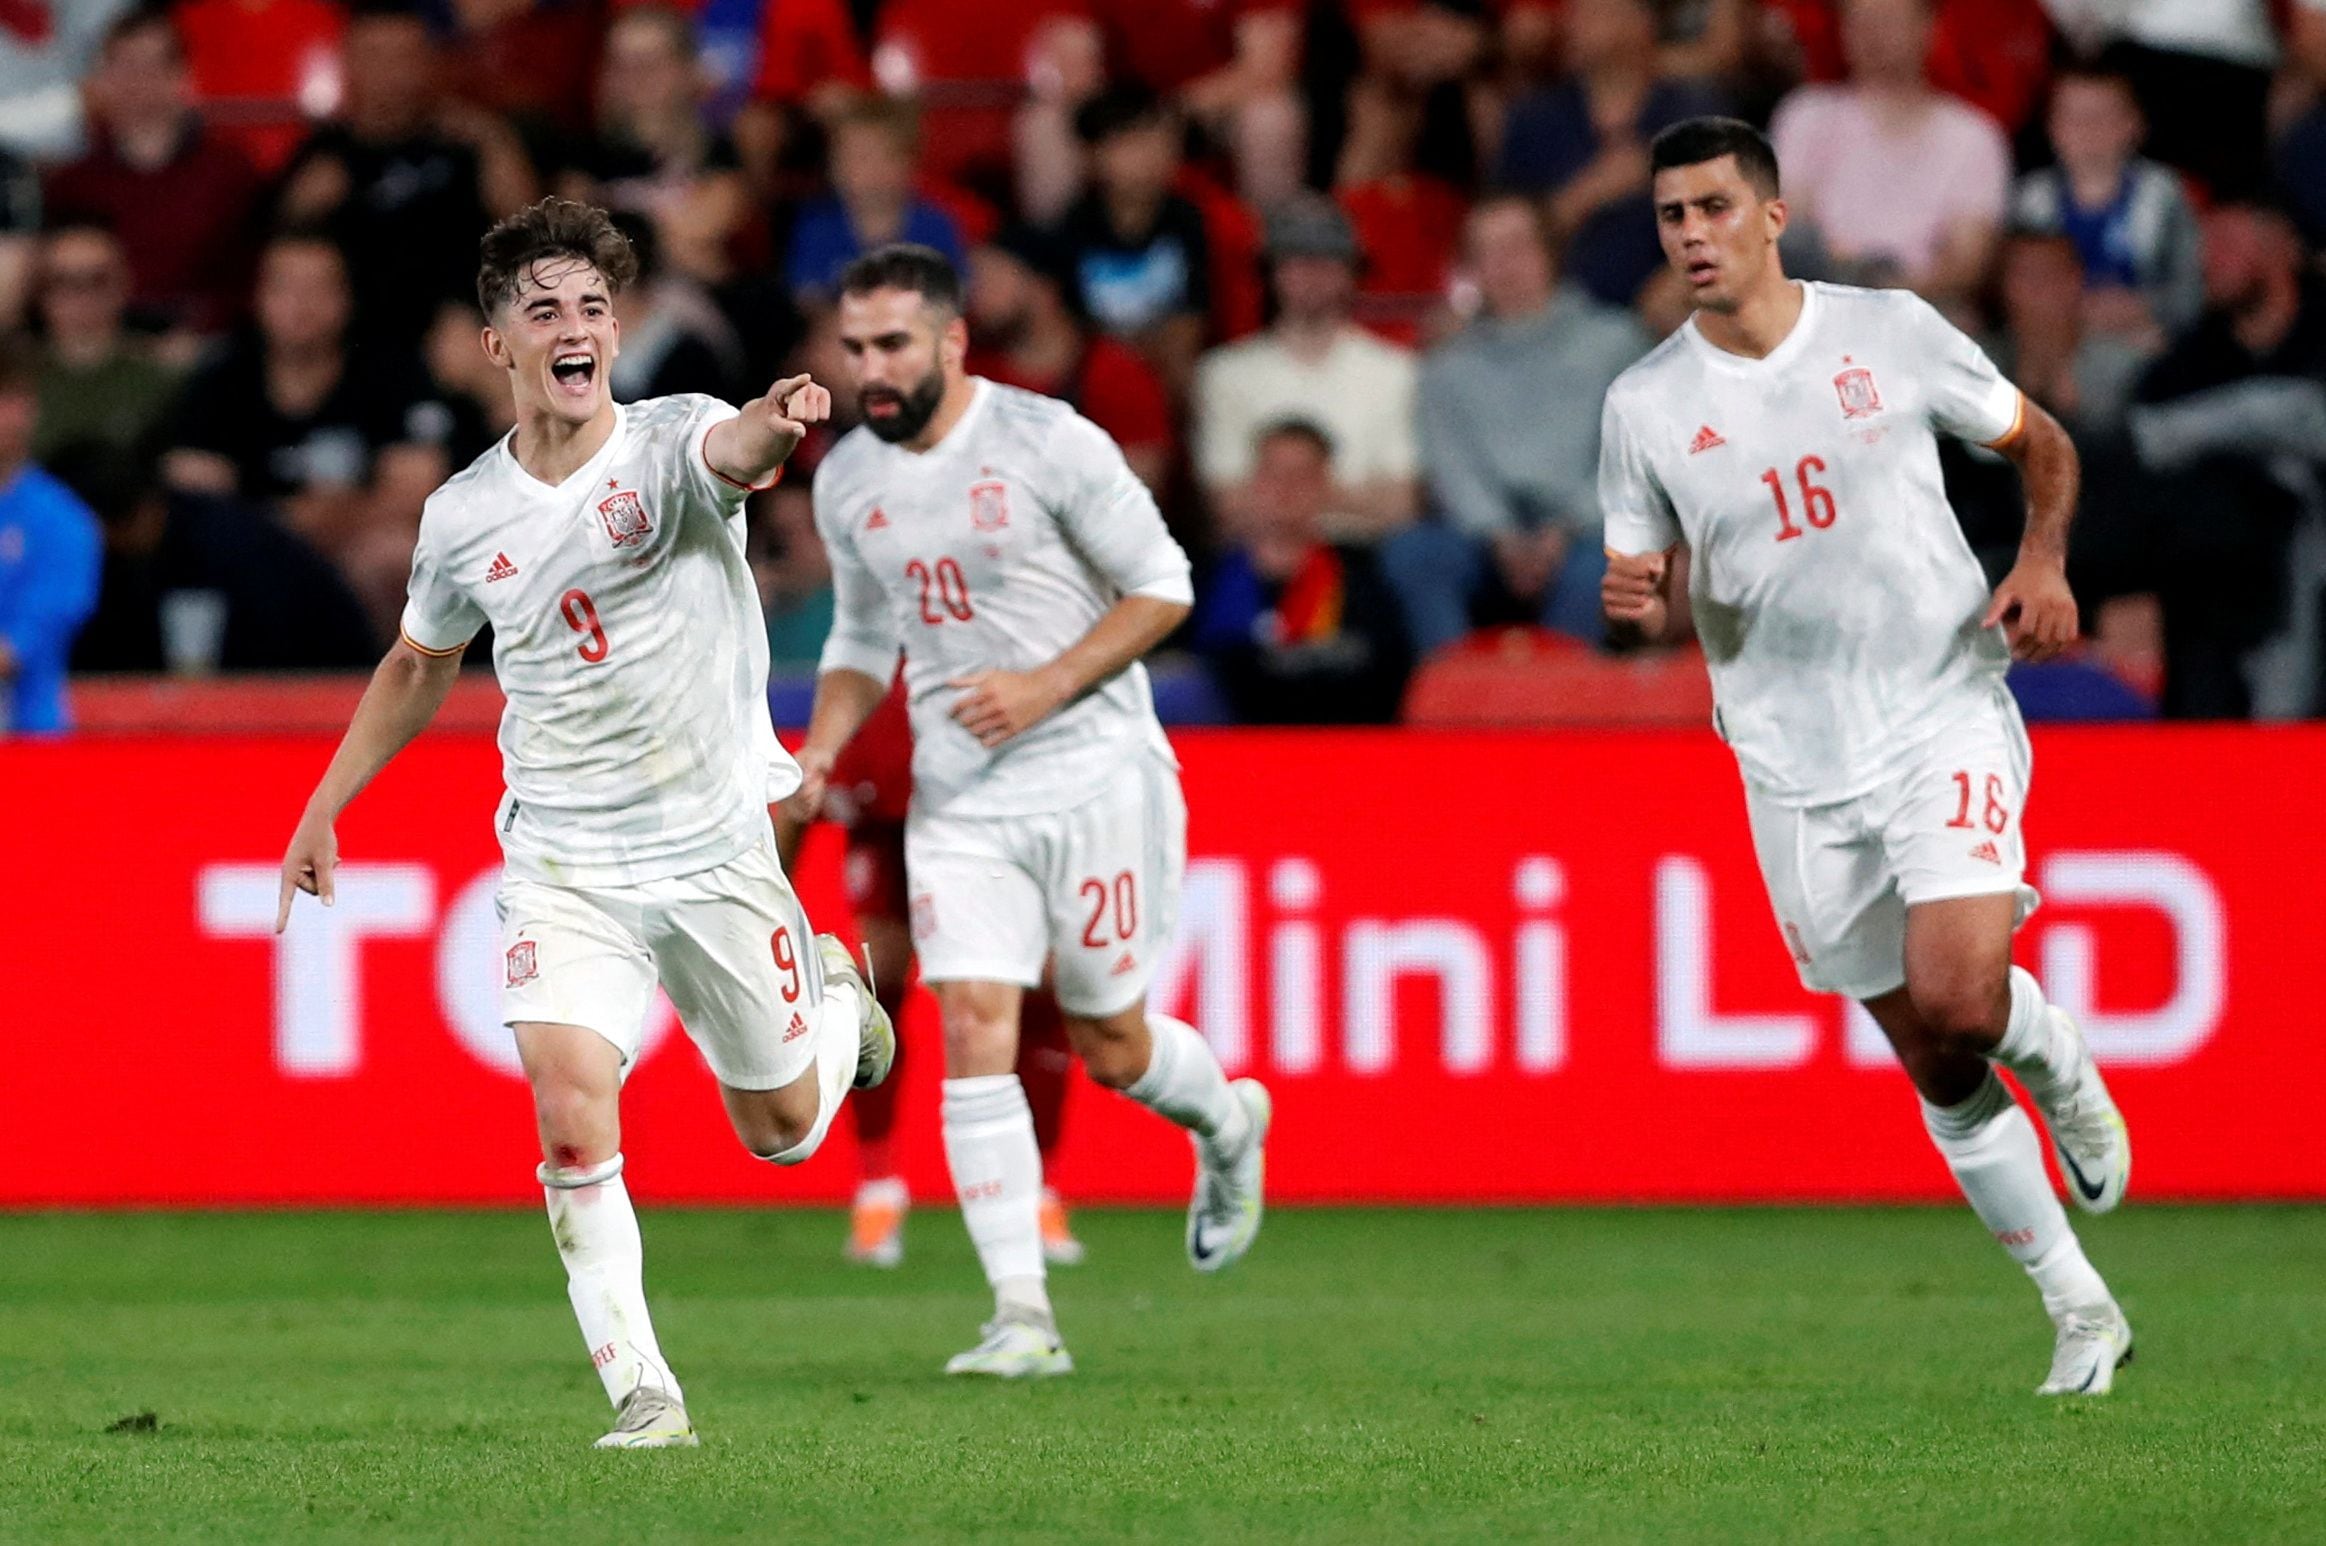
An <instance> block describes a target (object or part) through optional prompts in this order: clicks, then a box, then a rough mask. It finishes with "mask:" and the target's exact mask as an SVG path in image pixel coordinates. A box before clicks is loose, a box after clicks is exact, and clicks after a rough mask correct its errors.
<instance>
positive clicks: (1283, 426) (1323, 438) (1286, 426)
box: [1252, 416, 1333, 462]
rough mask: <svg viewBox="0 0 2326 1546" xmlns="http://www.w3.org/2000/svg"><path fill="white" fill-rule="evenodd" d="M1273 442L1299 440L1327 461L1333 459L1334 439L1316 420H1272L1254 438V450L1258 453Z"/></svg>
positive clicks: (1293, 418)
mask: <svg viewBox="0 0 2326 1546" xmlns="http://www.w3.org/2000/svg"><path fill="white" fill-rule="evenodd" d="M1271 440H1297V441H1299V442H1300V443H1301V444H1302V445H1305V446H1307V447H1309V448H1310V449H1311V450H1313V451H1315V452H1316V454H1317V455H1318V456H1320V457H1322V458H1323V459H1324V460H1326V461H1328V462H1329V461H1331V460H1332V459H1333V437H1332V436H1331V435H1329V434H1327V433H1326V432H1325V428H1324V426H1323V425H1321V424H1319V423H1317V422H1316V420H1314V419H1304V418H1300V417H1298V416H1293V417H1289V418H1282V419H1272V420H1270V421H1269V422H1268V423H1267V424H1265V425H1263V426H1262V427H1261V430H1260V433H1259V434H1257V435H1254V436H1253V437H1252V449H1253V450H1255V451H1257V450H1258V449H1260V448H1261V447H1262V446H1264V445H1266V444H1267V443H1268V442H1269V441H1271Z"/></svg>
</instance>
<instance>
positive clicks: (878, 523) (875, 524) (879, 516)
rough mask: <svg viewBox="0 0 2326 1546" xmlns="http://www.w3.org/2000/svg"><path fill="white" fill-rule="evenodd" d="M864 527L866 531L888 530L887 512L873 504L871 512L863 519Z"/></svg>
mask: <svg viewBox="0 0 2326 1546" xmlns="http://www.w3.org/2000/svg"><path fill="white" fill-rule="evenodd" d="M864 529H865V530H866V531H886V530H888V512H887V511H885V510H883V509H881V508H880V506H878V505H874V506H873V507H872V514H871V515H870V516H868V517H867V518H866V519H865V522H864Z"/></svg>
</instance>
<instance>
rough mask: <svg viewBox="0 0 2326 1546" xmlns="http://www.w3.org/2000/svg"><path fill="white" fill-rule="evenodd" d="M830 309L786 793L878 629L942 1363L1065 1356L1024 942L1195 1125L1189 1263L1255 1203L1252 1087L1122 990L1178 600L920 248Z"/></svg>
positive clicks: (1157, 530) (1161, 769)
mask: <svg viewBox="0 0 2326 1546" xmlns="http://www.w3.org/2000/svg"><path fill="white" fill-rule="evenodd" d="M839 323H840V341H841V345H842V348H843V349H844V350H845V352H846V354H847V356H848V359H849V362H850V366H851V373H852V375H853V377H854V380H855V385H856V390H857V395H858V398H859V401H860V403H861V406H862V408H863V413H864V424H863V426H862V427H861V428H859V429H857V430H855V431H853V432H852V433H850V434H849V435H848V436H847V437H846V438H845V439H843V440H842V441H841V442H840V443H839V444H838V445H837V446H835V447H834V448H833V450H832V452H831V454H830V455H829V456H827V457H826V458H825V460H824V463H823V465H822V466H821V467H820V468H819V469H818V470H817V475H816V490H815V499H816V528H817V530H818V531H819V532H820V533H821V534H822V536H823V539H824V546H825V549H826V551H827V552H828V553H829V554H830V557H831V561H832V577H833V578H832V583H833V590H834V594H835V617H834V622H833V626H832V636H831V638H830V640H829V641H828V642H827V643H826V645H825V647H824V657H823V662H822V670H821V673H820V675H819V676H818V679H817V684H816V705H815V711H814V713H813V715H812V716H811V718H810V720H809V725H808V734H807V739H806V741H805V743H804V745H803V746H802V747H801V749H800V754H799V758H800V766H801V768H802V769H803V770H804V772H805V775H806V782H805V783H804V784H803V785H802V788H801V792H800V796H799V798H800V802H801V805H802V807H803V808H812V807H813V804H814V801H815V800H816V799H817V798H818V797H820V795H821V793H822V790H823V785H824V782H825V779H826V777H827V775H828V774H829V772H830V770H831V768H832V764H833V759H834V758H835V757H836V756H837V755H838V753H839V751H840V749H841V748H842V747H843V746H844V745H846V744H847V742H848V739H849V737H850V736H852V735H853V734H855V732H856V730H857V727H858V726H860V725H861V724H863V723H864V720H865V718H866V716H867V715H869V714H870V713H871V712H872V710H873V708H874V706H875V705H876V704H878V703H879V702H880V699H881V695H882V694H883V693H884V692H886V691H887V689H888V681H889V676H890V673H891V671H892V670H893V669H894V667H895V665H896V660H897V652H898V650H899V648H900V646H901V648H902V649H903V652H904V671H905V687H906V692H907V695H908V698H909V707H910V712H911V716H912V726H913V799H912V810H911V813H910V815H909V816H908V818H907V820H906V824H905V866H906V872H907V876H908V879H909V881H910V885H911V891H912V896H911V903H910V906H911V912H912V924H913V943H914V946H915V948H916V949H917V950H918V951H919V952H920V958H921V975H922V976H923V977H924V978H925V979H926V980H927V981H928V982H929V984H930V985H931V986H932V987H933V988H934V989H935V990H936V994H937V1001H938V1006H939V1009H940V1011H941V1014H942V1019H943V1022H944V1034H945V1073H946V1079H945V1093H944V1105H943V1122H944V1131H945V1154H946V1158H947V1160H948V1162H949V1163H950V1165H951V1167H952V1171H953V1184H954V1189H955V1190H956V1192H958V1193H959V1195H960V1198H961V1213H962V1219H963V1222H964V1223H965V1224H966V1225H967V1227H968V1230H969V1235H970V1239H971V1240H972V1241H973V1242H974V1243H975V1245H976V1247H977V1255H978V1259H979V1261H980V1262H981V1263H982V1264H983V1265H984V1268H985V1274H986V1278H987V1281H988V1282H989V1283H990V1284H991V1285H992V1287H993V1291H994V1298H995V1305H996V1309H995V1314H994V1318H993V1319H992V1321H990V1322H989V1323H987V1326H986V1328H985V1336H984V1340H983V1341H981V1342H980V1343H979V1344H978V1345H977V1346H976V1347H975V1348H972V1349H971V1350H969V1351H968V1352H965V1353H962V1354H960V1355H959V1356H957V1357H955V1358H954V1359H953V1360H952V1361H951V1362H950V1363H949V1364H948V1365H947V1366H946V1368H947V1371H948V1372H950V1373H955V1374H986V1375H995V1376H1000V1377H1003V1378H1019V1377H1025V1376H1038V1375H1049V1374H1064V1373H1067V1372H1068V1371H1070V1370H1071V1369H1072V1368H1073V1366H1074V1365H1073V1360H1072V1359H1071V1358H1070V1357H1068V1355H1067V1352H1066V1349H1065V1346H1064V1344H1063V1343H1062V1342H1061V1341H1060V1340H1059V1337H1058V1330H1057V1323H1056V1321H1055V1319H1054V1318H1053V1316H1052V1313H1051V1307H1050V1300H1049V1295H1048V1292H1047V1289H1046V1286H1045V1283H1044V1274H1043V1262H1042V1247H1041V1236H1040V1230H1039V1228H1038V1210H1039V1206H1040V1197H1041V1188H1042V1173H1041V1161H1040V1159H1039V1157H1038V1155H1037V1154H1036V1151H1035V1145H1034V1129H1033V1122H1032V1119H1031V1117H1030V1116H1029V1115H1028V1113H1027V1110H1026V1097H1025V1094H1024V1092H1023V1090H1022V1089H1021V1088H1020V1086H1019V1083H1018V1079H1017V1076H1016V1075H1015V1074H1013V1073H1012V1072H1011V1071H1010V1070H1011V1065H1012V1063H1013V1062H1014V1061H1015V1058H1016V1051H1017V1034H1018V1005H1019V1000H1020V997H1021V995H1022V994H1023V993H1024V991H1025V990H1026V989H1028V988H1031V987H1033V986H1035V985H1036V984H1037V983H1039V982H1040V981H1041V980H1042V975H1043V969H1044V965H1045V963H1051V965H1052V970H1053V972H1054V980H1055V983H1056V989H1057V994H1058V1004H1059V1007H1060V1008H1061V1009H1063V1010H1064V1011H1065V1014H1066V1031H1067V1037H1068V1039H1069V1040H1070V1041H1071V1042H1072V1043H1073V1045H1074V1049H1075V1051H1076V1052H1077V1053H1079V1054H1080V1055H1081V1057H1082V1061H1083V1066H1084V1067H1085V1068H1087V1069H1089V1071H1090V1075H1091V1077H1092V1078H1093V1079H1095V1080H1097V1081H1098V1082H1099V1083H1100V1084H1103V1085H1106V1086H1108V1087H1110V1088H1112V1089H1116V1090H1120V1091H1122V1092H1123V1093H1124V1094H1126V1095H1128V1096H1130V1097H1131V1098H1132V1099H1133V1100H1136V1101H1138V1102H1140V1103H1141V1104H1143V1105H1145V1106H1147V1107H1149V1108H1150V1109H1152V1110H1154V1111H1155V1112H1157V1113H1158V1114H1160V1115H1162V1116H1163V1117H1165V1118H1167V1119H1168V1120H1170V1121H1172V1122H1174V1123H1177V1124H1178V1125H1179V1126H1181V1127H1184V1128H1186V1129H1188V1131H1189V1132H1190V1133H1191V1134H1193V1136H1194V1144H1195V1153H1196V1159H1197V1178H1196V1185H1195V1196H1194V1199H1193V1201H1192V1202H1191V1203H1190V1204H1189V1207H1188V1213H1187V1254H1188V1258H1189V1260H1190V1261H1192V1262H1193V1263H1194V1265H1195V1267H1196V1268H1197V1270H1199V1271H1204V1272H1214V1271H1217V1270H1219V1269H1220V1268H1222V1267H1225V1266H1227V1265H1228V1264H1229V1263H1231V1262H1233V1261H1235V1260H1236V1259H1237V1258H1239V1257H1241V1256H1242V1255H1243V1254H1244V1253H1245V1251H1246V1250H1248V1249H1249V1248H1250V1246H1251V1244H1252V1239H1253V1236H1254V1235H1255V1234H1256V1233H1257V1232H1258V1230H1259V1227H1260V1209H1261V1195H1260V1190H1261V1148H1262V1144H1263V1142H1264V1141H1265V1139H1266V1137H1267V1131H1268V1122H1269V1103H1268V1095H1267V1092H1266V1091H1265V1090H1264V1089H1262V1088H1261V1086H1260V1085H1259V1084H1258V1082H1256V1081H1254V1080H1250V1079H1240V1080H1237V1081H1235V1082H1234V1083H1233V1084H1231V1083H1229V1081H1228V1079H1227V1078H1226V1076H1225V1075H1224V1074H1223V1073H1222V1072H1221V1070H1220V1065H1219V1060H1218V1059H1217V1058H1215V1057H1214V1056H1213V1055H1212V1051H1211V1048H1210V1046H1209V1045H1208V1044H1206V1043H1205V1041H1204V1039H1203V1037H1202V1036H1200V1035H1199V1034H1197V1032H1196V1031H1195V1029H1194V1028H1193V1027H1192V1026H1189V1025H1187V1024H1186V1023H1185V1022H1183V1021H1179V1020H1174V1019H1172V1018H1170V1017H1169V1016H1166V1015H1159V1014H1150V1013H1149V1012H1148V1011H1147V1009H1146V993H1147V983H1148V979H1149V978H1150V976H1151V975H1152V974H1153V971H1154V965H1155V956H1156V953H1157V952H1158V951H1159V950H1161V949H1162V947H1163V945H1164V943H1165V942H1166V941H1167V940H1169V939H1170V937H1171V928H1172V922H1173V915H1174V913H1175V911H1176V909H1177V906H1178V890H1179V881H1180V874H1181V871H1182V869H1183V868H1184V866H1185V862H1186V816H1187V811H1186V806H1185V804H1184V803H1183V802H1182V800H1181V798H1180V792H1179V779H1178V767H1177V764H1176V763H1175V762H1174V761H1173V760H1172V756H1171V749H1170V743H1169V742H1168V741H1166V740H1165V739H1164V736H1163V729H1162V726H1161V725H1160V724H1159V723H1158V722H1157V721H1156V718H1155V705H1154V700H1153V696H1152V694H1151V693H1150V692H1149V690H1148V686H1147V675H1146V672H1145V670H1144V669H1142V668H1141V667H1140V666H1139V664H1138V660H1139V657H1140V656H1141V655H1143V654H1145V653H1146V652H1147V651H1148V650H1149V649H1152V648H1153V647H1154V646H1155V645H1156V644H1157V643H1158V642H1159V641H1161V640H1162V638H1163V637H1164V635H1166V634H1168V633H1169V632H1170V631H1171V629H1172V628H1173V626H1175V625H1176V624H1177V623H1178V621H1179V620H1180V618H1182V617H1184V616H1185V615H1186V613H1187V610H1188V605H1189V602H1190V600H1191V598H1192V591H1191V588H1190V585H1189V582H1188V564H1187V555H1186V554H1184V553H1182V552H1181V551H1180V549H1179V545H1178V544H1177V543H1175V542H1173V541H1172V540H1171V537H1170V535H1169V533H1167V532H1166V531H1165V530H1164V527H1163V518H1162V516H1161V515H1160V514H1159V513H1158V512H1157V510H1156V508H1155V501H1154V499H1153V498H1152V497H1151V496H1150V495H1149V494H1148V492H1147V489H1146V486H1145V485H1144V484H1142V483H1141V482H1140V481H1139V480H1138V478H1137V477H1136V476H1135V475H1133V473H1132V472H1131V469H1130V468H1129V466H1128V465H1127V464H1126V463H1125V462H1124V460H1123V454H1122V452H1121V450H1120V449H1119V448H1117V447H1116V445H1115V444H1114V442H1113V441H1111V440H1109V439H1108V438H1107V436H1106V434H1105V432H1103V431H1102V430H1100V429H1099V428H1098V427H1097V426H1095V425H1093V424H1092V423H1091V422H1090V421H1089V420H1087V419H1085V418H1083V417H1082V416H1081V415H1080V414H1077V413H1076V412H1075V411H1074V410H1073V409H1071V408H1069V407H1068V406H1067V405H1066V404H1064V403H1061V402H1059V401H1057V400H1056V399H1054V398H1048V397H1041V396H1038V395H1036V394H1034V393H1032V392H1025V391H1020V390H1017V389H1016V388H1013V387H1005V386H1000V385H997V384H996V383H994V382H990V381H984V380H980V379H978V378H975V377H972V376H970V375H969V374H968V373H967V371H966V370H965V369H964V368H963V365H962V358H963V355H964V354H965V353H966V351H967V349H968V342H969V337H968V329H967V327H966V326H965V325H964V324H963V322H962V319H961V290H960V281H959V278H958V277H957V276H956V275H955V273H954V272H953V268H952V266H951V265H950V264H949V263H947V262H946V261H945V259H944V258H943V257H942V256H941V255H939V254H938V253H936V252H934V251H932V250H930V249H928V248H926V247H916V246H906V245H897V246H889V247H883V248H879V249H877V250H875V251H873V252H871V253H868V254H866V255H865V256H864V257H862V258H860V259H859V260H857V261H856V262H855V263H854V264H852V265H851V266H850V267H849V268H848V270H847V271H846V273H845V274H844V275H843V277H842V280H841V286H840V308H839Z"/></svg>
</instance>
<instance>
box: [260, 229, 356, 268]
mask: <svg viewBox="0 0 2326 1546" xmlns="http://www.w3.org/2000/svg"><path fill="white" fill-rule="evenodd" d="M279 247H322V248H326V249H328V250H329V251H330V253H331V255H332V256H333V257H335V258H337V259H338V260H339V266H340V269H341V270H342V271H345V270H346V269H347V268H348V262H347V249H346V248H345V247H343V246H341V245H340V243H339V238H338V237H336V236H334V235H332V234H331V232H330V231H328V230H326V229H325V228H324V227H322V226H319V225H285V226H277V227H276V228H275V229H274V230H272V231H269V232H268V233H267V234H266V238H265V240H263V241H261V242H260V243H259V244H258V255H259V259H260V261H261V262H264V261H265V259H266V256H267V254H268V253H270V252H273V251H275V250H276V249H277V248H279Z"/></svg>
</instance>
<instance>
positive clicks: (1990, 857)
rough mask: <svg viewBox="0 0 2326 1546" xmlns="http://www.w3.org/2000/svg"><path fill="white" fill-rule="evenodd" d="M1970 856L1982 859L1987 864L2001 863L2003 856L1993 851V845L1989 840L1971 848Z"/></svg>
mask: <svg viewBox="0 0 2326 1546" xmlns="http://www.w3.org/2000/svg"><path fill="white" fill-rule="evenodd" d="M1971 857H1972V858H1974V859H1984V860H1986V861H1987V862H1988V863H1989V864H2001V863H2002V862H2003V856H2002V855H2001V854H1999V853H1997V852H1996V851H1995V845H1994V844H1993V843H1991V842H1988V843H1981V844H1980V845H1979V846H1978V847H1976V848H1974V849H1972V850H1971Z"/></svg>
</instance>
